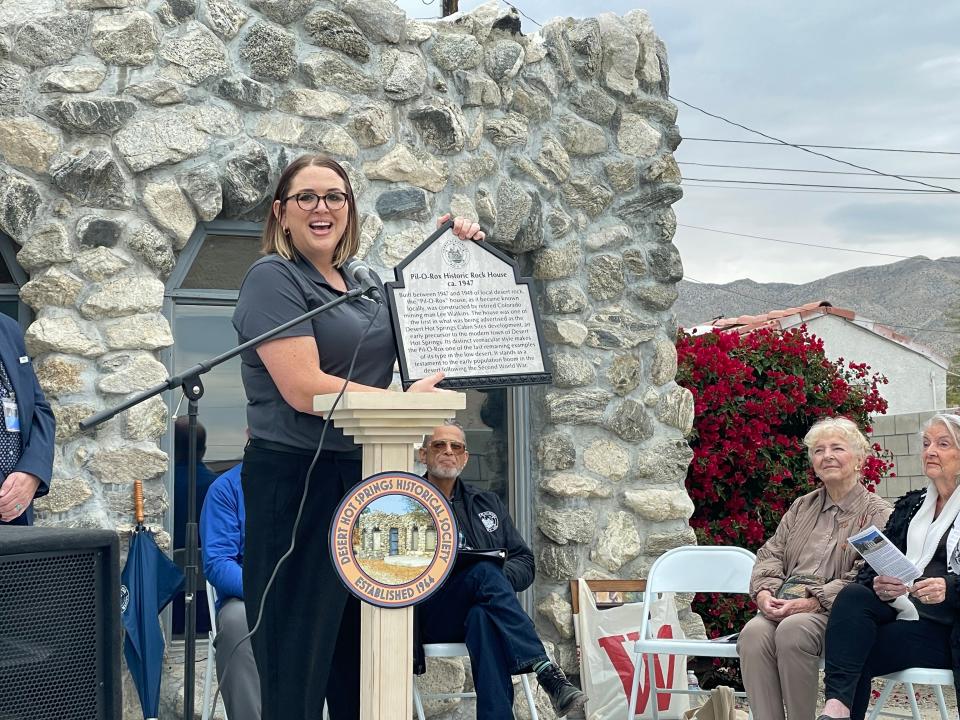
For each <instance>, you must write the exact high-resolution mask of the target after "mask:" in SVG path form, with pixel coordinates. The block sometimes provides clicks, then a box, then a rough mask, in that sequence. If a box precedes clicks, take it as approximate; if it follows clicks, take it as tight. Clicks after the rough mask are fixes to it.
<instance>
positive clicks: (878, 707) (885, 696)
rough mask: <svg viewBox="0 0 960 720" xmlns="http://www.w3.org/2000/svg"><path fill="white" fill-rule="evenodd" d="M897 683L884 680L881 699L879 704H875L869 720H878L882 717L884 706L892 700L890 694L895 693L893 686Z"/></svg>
mask: <svg viewBox="0 0 960 720" xmlns="http://www.w3.org/2000/svg"><path fill="white" fill-rule="evenodd" d="M896 684H897V683H896V682H894V681H893V680H884V682H883V690H881V691H880V697H878V698H877V702H876V703H874V706H873V710H872V711H871V712H870V718H869V720H877V718H879V717H880V713H881V712H883V707H884V705H886V704H887V700H889V699H890V693H892V692H893V686H894V685H896Z"/></svg>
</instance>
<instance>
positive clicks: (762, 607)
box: [757, 590, 783, 621]
mask: <svg viewBox="0 0 960 720" xmlns="http://www.w3.org/2000/svg"><path fill="white" fill-rule="evenodd" d="M782 604H783V601H782V600H777V599H776V598H775V597H774V596H773V594H772V593H771V592H770V591H769V590H761V591H760V592H758V593H757V609H758V610H759V611H760V614H761V615H763V616H764V617H765V618H766V619H767V620H774V621H777V620H780V606H781V605H782Z"/></svg>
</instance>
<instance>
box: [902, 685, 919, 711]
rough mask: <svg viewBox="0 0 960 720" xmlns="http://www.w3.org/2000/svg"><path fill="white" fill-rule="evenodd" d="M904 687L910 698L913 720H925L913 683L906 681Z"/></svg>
mask: <svg viewBox="0 0 960 720" xmlns="http://www.w3.org/2000/svg"><path fill="white" fill-rule="evenodd" d="M903 687H904V689H905V690H906V692H907V697H908V698H910V712H912V713H913V720H923V716H922V715H921V714H920V708H919V706H918V705H917V696H916V694H915V693H914V690H913V683H904V684H903Z"/></svg>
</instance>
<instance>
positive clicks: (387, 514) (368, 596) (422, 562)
mask: <svg viewBox="0 0 960 720" xmlns="http://www.w3.org/2000/svg"><path fill="white" fill-rule="evenodd" d="M458 242H459V241H458ZM330 555H331V558H332V561H333V565H334V567H335V568H336V569H337V573H338V574H339V575H340V580H341V581H343V584H344V585H346V586H347V589H348V590H350V592H352V593H353V594H354V595H356V596H357V597H358V598H360V599H361V600H363V601H365V602H368V603H370V604H371V605H378V606H380V607H387V608H400V607H407V606H408V605H415V604H417V603H419V602H423V601H424V600H426V599H427V598H428V597H430V595H432V594H433V593H434V592H436V591H437V590H438V589H439V588H440V587H441V586H442V585H443V581H444V580H446V579H447V575H449V574H450V571H451V570H452V569H453V565H454V562H455V560H456V555H457V523H456V520H455V518H454V516H453V510H452V509H451V507H450V503H449V502H448V501H447V499H446V498H445V497H444V496H443V494H442V493H441V492H439V491H438V490H437V489H436V488H435V487H434V486H433V485H431V484H430V483H429V482H427V481H426V480H425V479H424V478H422V477H420V476H419V475H414V474H412V473H406V472H384V473H379V474H377V475H371V476H370V477H368V478H367V479H365V480H364V481H363V482H361V483H360V484H359V485H357V486H355V487H354V488H353V489H352V490H351V491H350V494H349V495H347V496H346V497H345V498H343V500H341V501H340V505H339V506H338V507H337V511H336V513H335V514H334V516H333V522H332V523H331V525H330Z"/></svg>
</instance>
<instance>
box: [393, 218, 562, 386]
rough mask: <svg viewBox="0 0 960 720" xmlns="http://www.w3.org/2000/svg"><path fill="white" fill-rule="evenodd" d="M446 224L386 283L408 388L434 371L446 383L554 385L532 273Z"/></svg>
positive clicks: (494, 249) (405, 382)
mask: <svg viewBox="0 0 960 720" xmlns="http://www.w3.org/2000/svg"><path fill="white" fill-rule="evenodd" d="M447 227H449V223H448V224H447V225H444V226H442V227H441V228H440V230H438V232H436V233H434V234H433V235H431V236H430V237H429V238H427V240H426V241H425V242H424V243H423V244H422V245H420V247H418V248H417V249H416V250H414V251H413V252H412V253H411V254H410V255H409V256H408V257H407V258H406V259H405V260H404V261H403V262H401V263H400V264H399V265H398V266H397V267H396V268H394V274H395V275H396V280H395V281H394V282H389V283H387V284H386V288H387V291H388V292H389V293H390V295H391V299H392V302H391V310H392V312H393V324H394V332H395V335H396V338H397V345H398V347H397V351H398V352H397V354H398V355H399V358H400V377H401V379H402V380H403V384H404V386H405V387H406V386H408V385H410V384H411V383H413V382H415V381H417V380H419V379H420V378H422V377H426V376H427V375H432V374H433V373H435V372H436V371H437V370H443V372H444V373H445V374H446V378H445V379H444V381H443V382H442V383H440V385H441V387H452V388H469V387H472V388H477V387H499V386H504V385H527V384H533V383H549V382H551V380H552V376H551V373H550V369H549V365H548V361H547V356H546V352H545V351H544V345H543V333H542V331H541V329H540V319H539V317H538V315H537V312H536V306H535V303H534V302H533V297H532V292H531V280H530V278H523V277H520V272H519V268H518V267H517V264H516V262H514V261H513V259H512V258H510V257H509V256H508V255H506V254H505V253H503V252H501V251H500V250H498V249H497V248H495V247H493V246H492V245H489V244H488V243H485V242H472V241H464V240H460V239H459V238H457V237H456V236H455V235H453V234H447V235H440V233H441V232H442V231H444V230H445V229H446V228H447Z"/></svg>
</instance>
